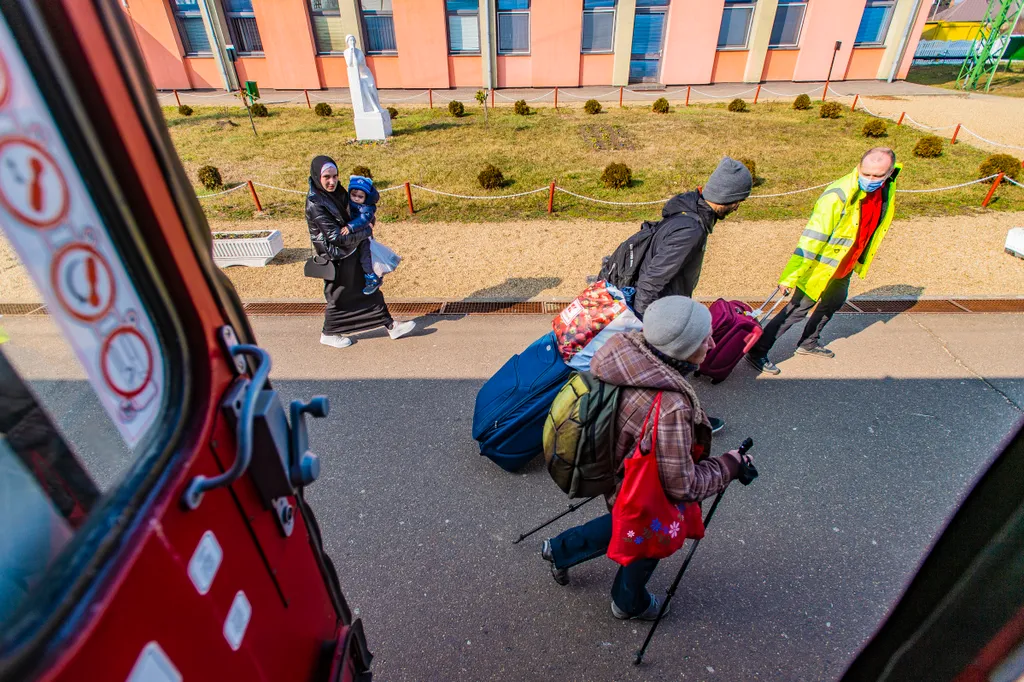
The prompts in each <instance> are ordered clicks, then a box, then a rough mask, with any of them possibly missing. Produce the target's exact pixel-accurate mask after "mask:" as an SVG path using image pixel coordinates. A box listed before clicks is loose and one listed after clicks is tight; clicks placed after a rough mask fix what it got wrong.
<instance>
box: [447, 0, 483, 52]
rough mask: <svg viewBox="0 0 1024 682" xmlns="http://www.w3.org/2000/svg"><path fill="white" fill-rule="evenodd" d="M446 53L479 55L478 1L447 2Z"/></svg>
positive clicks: (456, 0) (448, 0)
mask: <svg viewBox="0 0 1024 682" xmlns="http://www.w3.org/2000/svg"><path fill="white" fill-rule="evenodd" d="M446 10H447V12H448V52H449V53H450V54H480V0H447V2H446Z"/></svg>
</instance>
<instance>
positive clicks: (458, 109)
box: [448, 99, 466, 118]
mask: <svg viewBox="0 0 1024 682" xmlns="http://www.w3.org/2000/svg"><path fill="white" fill-rule="evenodd" d="M448 113H449V114H451V115H452V116H454V117H455V118H458V117H459V116H464V115H465V114H466V106H465V105H464V104H463V103H462V102H460V101H459V100H457V99H453V100H452V101H451V102H448Z"/></svg>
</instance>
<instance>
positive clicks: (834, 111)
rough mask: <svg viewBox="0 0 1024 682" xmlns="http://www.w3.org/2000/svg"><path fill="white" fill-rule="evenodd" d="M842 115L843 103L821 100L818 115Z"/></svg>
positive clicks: (834, 116)
mask: <svg viewBox="0 0 1024 682" xmlns="http://www.w3.org/2000/svg"><path fill="white" fill-rule="evenodd" d="M842 115H843V105H842V104H840V103H839V102H822V103H821V108H820V109H818V116H821V117H822V118H839V117H840V116H842Z"/></svg>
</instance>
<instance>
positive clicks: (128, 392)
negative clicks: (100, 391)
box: [100, 327, 153, 400]
mask: <svg viewBox="0 0 1024 682" xmlns="http://www.w3.org/2000/svg"><path fill="white" fill-rule="evenodd" d="M100 371H102V372H103V380H104V381H105V382H106V383H107V386H109V387H110V390H112V391H113V392H114V393H116V394H118V395H119V396H121V397H122V398H124V399H125V400H131V399H132V398H134V397H135V396H137V395H138V394H140V393H142V391H143V389H144V388H146V385H147V384H148V383H149V380H150V379H152V378H153V351H152V349H151V348H150V347H149V342H148V341H146V337H144V336H143V335H142V334H140V333H139V331H138V330H137V329H135V327H118V328H117V329H115V330H114V331H113V332H111V334H110V336H108V337H107V339H106V341H104V342H103V347H102V348H101V349H100Z"/></svg>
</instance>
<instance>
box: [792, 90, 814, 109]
mask: <svg viewBox="0 0 1024 682" xmlns="http://www.w3.org/2000/svg"><path fill="white" fill-rule="evenodd" d="M793 108H794V109H796V110H797V111H807V110H808V109H810V108H811V98H810V96H809V95H808V94H807V93H804V94H802V95H798V96H797V98H796V99H795V100H793Z"/></svg>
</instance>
